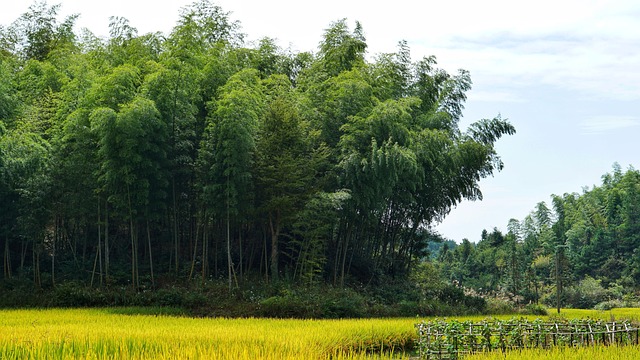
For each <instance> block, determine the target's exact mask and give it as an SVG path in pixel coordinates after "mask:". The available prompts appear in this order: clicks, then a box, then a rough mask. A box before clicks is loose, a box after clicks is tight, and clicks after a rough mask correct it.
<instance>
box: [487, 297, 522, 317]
mask: <svg viewBox="0 0 640 360" xmlns="http://www.w3.org/2000/svg"><path fill="white" fill-rule="evenodd" d="M486 302H487V306H486V313H487V314H491V315H500V314H513V313H515V312H516V311H515V308H514V307H513V304H512V303H511V302H509V301H507V300H505V299H500V298H495V297H488V298H487V299H486Z"/></svg>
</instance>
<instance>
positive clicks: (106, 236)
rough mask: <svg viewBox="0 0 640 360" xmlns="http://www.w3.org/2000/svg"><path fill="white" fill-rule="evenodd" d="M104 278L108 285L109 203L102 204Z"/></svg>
mask: <svg viewBox="0 0 640 360" xmlns="http://www.w3.org/2000/svg"><path fill="white" fill-rule="evenodd" d="M104 209H105V214H104V276H105V279H106V281H107V285H109V203H108V202H107V201H105V204H104Z"/></svg>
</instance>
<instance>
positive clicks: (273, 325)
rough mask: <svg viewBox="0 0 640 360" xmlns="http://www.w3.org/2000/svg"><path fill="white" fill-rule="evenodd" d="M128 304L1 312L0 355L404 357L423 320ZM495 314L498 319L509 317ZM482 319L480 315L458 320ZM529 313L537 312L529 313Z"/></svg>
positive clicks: (580, 351) (484, 358)
mask: <svg viewBox="0 0 640 360" xmlns="http://www.w3.org/2000/svg"><path fill="white" fill-rule="evenodd" d="M163 314H166V312H162V311H160V312H157V313H155V314H154V312H153V311H151V312H149V311H147V313H146V314H140V313H139V311H136V310H130V309H48V310H0V359H3V360H4V359H408V358H410V356H415V355H411V351H413V344H414V342H415V340H416V338H417V333H416V331H415V328H414V325H415V323H417V322H418V321H419V320H422V318H420V319H418V318H399V319H345V320H287V319H255V318H248V319H226V318H189V317H183V316H175V315H163ZM562 316H563V317H567V318H577V317H581V318H585V317H590V318H599V319H606V320H609V319H612V318H613V319H622V318H625V319H632V320H638V319H639V318H640V309H614V310H612V311H605V312H597V311H593V310H563V311H562ZM509 317H510V316H501V317H500V318H509ZM456 318H457V319H460V320H465V319H469V320H475V321H477V320H481V319H482V318H483V317H480V316H474V317H456ZM527 318H531V319H533V318H535V316H531V317H529V316H528V317H527ZM498 358H499V359H523V360H525V359H527V360H528V359H569V360H572V359H638V358H640V348H639V347H637V346H627V347H616V346H610V347H584V348H560V349H553V350H526V351H515V352H507V353H502V352H494V353H483V354H476V355H473V356H468V357H465V359H474V360H493V359H496V360H497V359H498Z"/></svg>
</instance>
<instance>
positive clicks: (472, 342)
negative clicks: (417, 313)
mask: <svg viewBox="0 0 640 360" xmlns="http://www.w3.org/2000/svg"><path fill="white" fill-rule="evenodd" d="M416 328H417V330H418V335H419V340H418V341H419V343H418V346H419V351H420V357H421V358H423V359H458V358H459V357H461V356H463V355H465V354H471V353H476V352H486V351H495V350H499V351H508V350H517V349H527V348H545V349H546V348H552V347H559V346H593V345H597V344H598V345H613V344H616V345H629V344H635V345H638V341H639V339H638V337H639V330H638V326H637V325H636V324H632V323H630V322H628V321H621V322H604V321H601V320H592V319H578V320H570V321H561V322H554V323H549V322H544V321H542V320H540V319H537V320H534V321H529V320H526V319H511V320H493V319H490V320H484V321H481V322H475V323H474V322H471V321H464V322H460V321H455V320H452V321H444V320H434V321H429V322H421V323H419V324H416Z"/></svg>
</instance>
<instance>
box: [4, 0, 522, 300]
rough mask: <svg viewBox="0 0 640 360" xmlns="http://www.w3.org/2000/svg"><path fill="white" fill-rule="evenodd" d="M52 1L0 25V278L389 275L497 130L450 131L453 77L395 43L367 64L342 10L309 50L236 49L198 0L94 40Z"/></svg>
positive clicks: (303, 279) (481, 168)
mask: <svg viewBox="0 0 640 360" xmlns="http://www.w3.org/2000/svg"><path fill="white" fill-rule="evenodd" d="M58 10H59V7H58V6H52V7H49V6H47V4H46V3H44V2H39V3H36V4H34V5H32V6H31V7H30V8H29V11H28V12H27V13H25V14H24V15H23V16H21V17H20V18H19V19H17V20H16V21H15V22H14V23H12V24H10V25H8V26H6V27H1V28H0V80H1V81H0V207H1V208H0V252H1V253H2V254H3V261H2V263H3V269H4V271H3V274H4V279H5V281H10V280H11V279H19V280H22V281H23V282H24V281H25V280H26V279H28V280H29V281H32V282H33V284H34V285H35V286H36V287H38V288H40V287H44V288H48V287H55V286H56V284H60V283H68V282H71V281H73V282H74V284H83V285H88V286H92V287H102V286H107V287H110V286H130V287H131V288H132V289H134V290H141V289H149V288H153V287H155V286H158V285H159V282H161V283H160V285H162V284H165V283H173V282H176V281H183V280H192V279H200V280H201V281H202V283H204V282H206V281H208V280H209V279H220V278H225V279H227V281H228V286H229V288H240V285H241V284H242V283H243V282H245V281H246V280H247V279H254V280H255V279H263V280H266V281H271V280H278V279H286V280H287V281H289V282H291V283H297V284H305V285H308V286H311V285H314V284H322V283H328V284H333V285H335V286H338V287H342V286H343V285H345V284H347V283H350V284H371V285H375V284H381V283H384V279H386V278H395V279H399V280H400V279H406V278H407V277H408V275H409V274H410V273H411V270H412V268H413V267H414V265H415V264H416V263H417V262H419V261H420V260H421V259H423V258H424V257H425V255H427V252H428V251H427V246H428V243H429V241H430V240H432V239H433V238H434V234H433V233H432V231H431V230H430V229H431V225H432V224H433V223H434V222H436V221H438V220H441V219H442V218H443V217H444V216H445V215H446V214H447V213H448V212H449V210H450V209H451V208H452V207H453V206H455V205H456V204H457V203H459V202H460V201H462V200H463V199H471V200H475V199H480V198H481V197H482V194H481V192H480V189H479V187H478V182H479V180H480V179H482V178H484V177H486V176H489V175H492V174H493V173H494V172H496V171H499V170H500V169H501V168H502V162H501V161H500V158H499V156H498V155H497V153H496V151H495V149H494V143H495V142H496V141H497V140H498V139H499V138H500V137H501V136H502V135H508V134H513V133H514V132H515V130H514V128H513V127H512V126H511V125H510V124H509V122H508V121H506V120H503V119H501V118H500V117H496V118H494V119H490V120H480V121H478V122H476V123H474V124H472V125H470V127H469V128H468V129H466V130H461V129H459V127H458V121H459V119H460V117H461V114H462V110H463V108H464V101H465V100H466V96H465V92H466V91H467V90H469V89H470V87H471V80H470V77H469V74H468V72H466V71H463V70H460V71H459V72H458V73H457V74H455V75H451V74H448V73H447V72H445V71H444V70H442V69H439V68H437V67H436V60H435V57H433V56H432V57H427V58H424V59H422V60H420V61H417V62H412V61H411V59H410V51H409V48H408V46H407V44H406V43H405V42H400V43H399V47H398V51H397V53H392V54H379V55H376V56H375V57H374V58H373V59H374V60H373V61H371V60H368V59H367V57H366V48H367V44H366V39H365V37H364V31H363V29H362V27H361V25H360V24H358V23H356V26H355V29H354V30H353V31H351V30H350V29H349V26H348V25H347V22H346V20H339V21H337V22H335V23H333V24H330V26H329V27H328V28H327V29H326V30H325V32H324V36H323V38H322V39H321V42H320V46H319V49H318V52H317V53H316V54H313V53H291V52H290V51H288V50H283V49H280V48H278V47H277V46H276V45H275V42H274V41H273V40H272V39H269V38H265V39H263V40H261V41H259V42H258V43H257V44H246V43H245V42H244V38H245V36H244V34H242V33H241V32H240V24H239V23H238V22H236V21H232V20H231V19H230V18H229V14H228V13H226V12H224V11H223V10H222V9H221V8H220V7H218V6H216V5H215V4H213V3H210V2H209V1H207V0H201V1H198V2H196V3H194V4H192V5H190V6H188V7H185V8H184V9H182V12H181V14H180V19H179V21H178V23H177V24H176V26H175V27H174V28H173V30H172V31H171V33H170V34H168V35H166V36H165V35H164V34H160V33H149V34H143V35H139V34H138V33H137V31H136V29H135V28H134V27H133V26H132V25H131V24H129V22H128V21H127V20H126V19H123V18H118V17H113V18H111V23H110V36H109V37H108V38H107V39H100V38H98V37H96V36H94V35H93V34H91V33H90V32H88V31H84V32H83V33H82V34H81V35H78V34H76V33H75V32H74V22H75V19H76V17H75V16H70V17H68V18H66V19H63V20H62V21H60V20H59V19H58V16H57V12H58ZM11 286H12V285H11ZM11 286H9V287H11ZM434 291H435V290H434ZM438 291H439V290H438ZM458 295H459V294H458ZM278 303H279V300H277V299H274V300H271V301H270V302H269V304H270V306H278V305H277V304H278Z"/></svg>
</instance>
